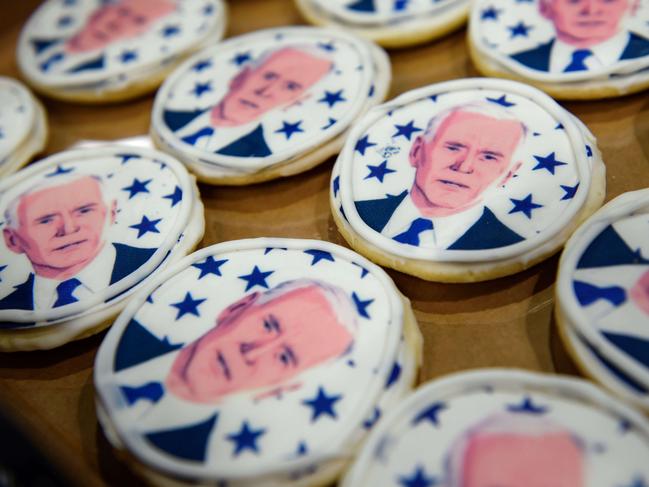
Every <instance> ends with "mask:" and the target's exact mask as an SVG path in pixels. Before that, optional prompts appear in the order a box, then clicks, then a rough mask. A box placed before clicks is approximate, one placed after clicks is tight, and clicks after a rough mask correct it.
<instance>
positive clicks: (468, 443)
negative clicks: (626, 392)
mask: <svg viewBox="0 0 649 487" xmlns="http://www.w3.org/2000/svg"><path fill="white" fill-rule="evenodd" d="M648 457H649V423H648V422H647V419H646V418H645V417H643V416H642V415H641V414H639V413H637V412H636V411H634V410H633V409H630V408H629V407H627V406H625V405H623V404H622V403H619V402H617V401H616V400H614V399H612V398H611V397H609V396H607V395H605V394H604V393H603V392H602V391H600V390H599V389H597V388H596V387H594V386H592V385H590V384H588V383H587V382H584V381H581V380H576V379H568V378H561V377H559V376H550V375H542V374H535V373H529V372H523V371H516V370H512V369H510V370H505V369H484V370H481V371H475V372H465V373H460V374H454V375H452V376H449V377H446V378H443V379H441V380H437V381H434V382H431V383H429V384H427V385H426V386H424V387H422V388H421V389H419V390H418V391H417V392H416V393H415V394H413V395H411V396H410V397H409V398H408V399H407V400H405V401H403V402H402V403H401V404H400V405H399V406H398V407H397V408H396V409H394V410H392V411H391V413H390V414H389V415H386V416H385V418H384V419H383V420H382V421H381V422H380V423H379V425H378V426H377V428H375V429H374V430H373V431H372V433H371V434H370V437H369V438H368V440H367V442H366V443H365V445H364V446H363V449H362V451H361V453H360V454H359V455H358V456H357V458H356V460H355V462H354V464H353V466H352V468H351V469H350V470H349V472H348V473H347V475H346V477H345V479H344V481H343V482H342V483H341V485H342V486H343V487H352V486H357V485H371V486H375V487H383V486H394V485H396V486H403V487H415V486H416V487H433V486H444V487H495V486H508V487H543V486H549V485H552V486H556V487H610V486H620V487H637V486H645V485H647V483H648V482H649V467H648V466H647V462H646V459H647V458H648Z"/></svg>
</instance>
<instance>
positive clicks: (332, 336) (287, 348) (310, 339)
mask: <svg viewBox="0 0 649 487" xmlns="http://www.w3.org/2000/svg"><path fill="white" fill-rule="evenodd" d="M286 284H287V283H285V284H284V285H283V286H286ZM281 287H282V286H279V287H277V288H275V289H274V290H271V291H268V292H267V293H264V294H261V293H253V294H250V295H248V296H246V297H244V298H243V299H241V300H239V301H238V302H236V303H234V304H232V305H231V306H229V307H228V308H226V309H225V310H224V311H223V312H222V313H221V315H220V316H219V317H218V318H217V323H216V326H215V327H214V328H212V329H211V330H210V331H209V332H207V333H206V334H204V335H203V336H202V337H201V338H199V339H198V340H196V341H195V342H193V343H191V344H189V345H188V346H186V347H185V348H183V349H182V350H181V351H180V353H179V354H178V356H177V358H176V360H175V361H174V363H173V366H172V368H171V371H170V373H169V375H168V376H167V379H166V385H167V387H168V388H169V390H170V391H171V392H172V393H173V394H175V395H176V396H179V397H181V398H183V399H186V400H188V401H192V402H201V403H210V402H218V401H219V400H220V399H221V398H222V397H223V396H226V395H227V394H231V393H235V392H239V391H243V390H250V389H256V388H260V387H267V386H279V385H281V384H286V383H287V382H290V381H291V380H292V379H294V378H296V376H297V375H298V374H300V373H301V372H303V371H305V370H307V369H309V368H311V367H313V366H315V365H317V364H319V363H322V362H325V361H327V360H329V359H333V358H335V357H338V356H340V355H342V354H344V353H345V352H346V351H347V350H348V349H349V347H350V345H351V343H352V341H353V337H352V335H351V333H350V331H349V330H348V329H347V327H346V326H345V325H344V324H343V323H341V322H340V319H339V317H338V314H337V312H336V310H335V309H334V306H333V304H332V302H331V300H330V299H329V298H328V297H327V292H331V291H330V290H327V289H324V288H323V287H322V286H320V285H318V284H317V283H309V284H307V285H305V286H301V287H297V288H294V289H288V290H287V291H286V292H282V293H279V292H277V290H278V289H280V288H281ZM270 293H272V294H270Z"/></svg>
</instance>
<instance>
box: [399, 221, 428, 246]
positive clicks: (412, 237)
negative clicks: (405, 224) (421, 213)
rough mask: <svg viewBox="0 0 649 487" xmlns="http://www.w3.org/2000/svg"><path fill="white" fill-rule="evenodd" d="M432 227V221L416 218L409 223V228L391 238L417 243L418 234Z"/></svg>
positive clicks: (409, 243)
mask: <svg viewBox="0 0 649 487" xmlns="http://www.w3.org/2000/svg"><path fill="white" fill-rule="evenodd" d="M432 229H433V222H432V221H430V220H428V219H426V218H417V219H416V220H413V222H412V223H411V224H410V228H408V230H406V231H405V232H403V233H400V234H399V235H397V236H395V237H394V238H393V240H396V241H397V242H400V243H405V244H408V245H417V246H418V245H419V234H420V233H421V232H425V231H426V230H432Z"/></svg>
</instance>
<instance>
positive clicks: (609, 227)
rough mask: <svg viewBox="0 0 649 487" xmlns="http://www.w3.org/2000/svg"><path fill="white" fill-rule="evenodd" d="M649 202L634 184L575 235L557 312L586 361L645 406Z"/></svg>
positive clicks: (605, 380)
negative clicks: (627, 191) (631, 188)
mask: <svg viewBox="0 0 649 487" xmlns="http://www.w3.org/2000/svg"><path fill="white" fill-rule="evenodd" d="M648 204H649V191H647V190H642V191H634V192H631V193H625V194H623V195H622V196H619V197H618V198H616V199H614V200H613V201H611V202H610V203H608V204H607V205H606V206H605V207H604V208H602V209H601V210H600V211H598V212H597V213H596V214H595V215H593V217H592V218H590V219H589V220H588V221H587V222H586V223H585V224H584V226H583V227H582V228H580V229H579V231H578V232H577V233H575V235H574V237H573V238H571V240H570V241H569V244H568V246H567V247H566V250H565V252H564V254H563V256H562V258H561V266H560V271H559V277H558V281H557V284H558V285H557V305H558V306H557V318H558V321H559V323H560V324H561V325H562V327H563V331H564V337H565V338H569V341H568V344H569V347H570V349H571V350H573V351H576V352H578V354H577V357H576V358H577V359H578V362H579V364H580V365H581V366H583V367H584V368H585V369H586V371H587V372H589V373H590V374H591V375H593V376H594V378H595V379H596V380H600V379H601V380H602V382H603V383H604V384H605V385H611V388H613V389H615V390H616V391H619V390H620V389H625V390H626V392H627V395H628V394H630V395H631V396H632V397H633V398H634V399H635V400H637V401H640V402H642V403H643V405H644V407H648V405H649V402H648V401H647V388H648V387H649V361H648V357H649V333H647V327H648V325H649V305H648V303H649V238H647V235H646V233H647V232H646V231H645V229H646V228H648V227H649V215H648V214H647V205H648ZM577 340H578V341H577ZM584 348H585V349H586V350H587V351H588V352H589V353H588V354H586V353H584V350H583V349H584ZM583 355H586V359H585V360H582V359H581V356H583ZM602 368H603V369H605V370H604V371H603V373H602V370H601V369H602Z"/></svg>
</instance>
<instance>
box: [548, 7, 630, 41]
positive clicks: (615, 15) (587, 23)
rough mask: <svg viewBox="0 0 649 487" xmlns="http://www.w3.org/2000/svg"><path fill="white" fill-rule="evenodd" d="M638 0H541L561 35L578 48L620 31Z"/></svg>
mask: <svg viewBox="0 0 649 487" xmlns="http://www.w3.org/2000/svg"><path fill="white" fill-rule="evenodd" d="M634 1H636V0H540V1H539V11H540V13H541V15H543V16H544V17H545V18H547V19H548V20H550V21H551V22H552V23H553V24H554V27H555V29H556V32H557V38H559V39H560V40H561V41H563V42H565V43H567V44H570V45H573V46H575V47H578V48H588V47H591V46H594V45H596V44H600V43H602V42H604V41H606V40H608V39H610V38H611V37H613V36H614V35H615V34H617V33H618V32H619V31H620V22H621V20H622V18H623V17H624V14H625V13H626V12H627V11H629V10H630V9H631V8H633V9H635V6H632V2H634Z"/></svg>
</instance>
